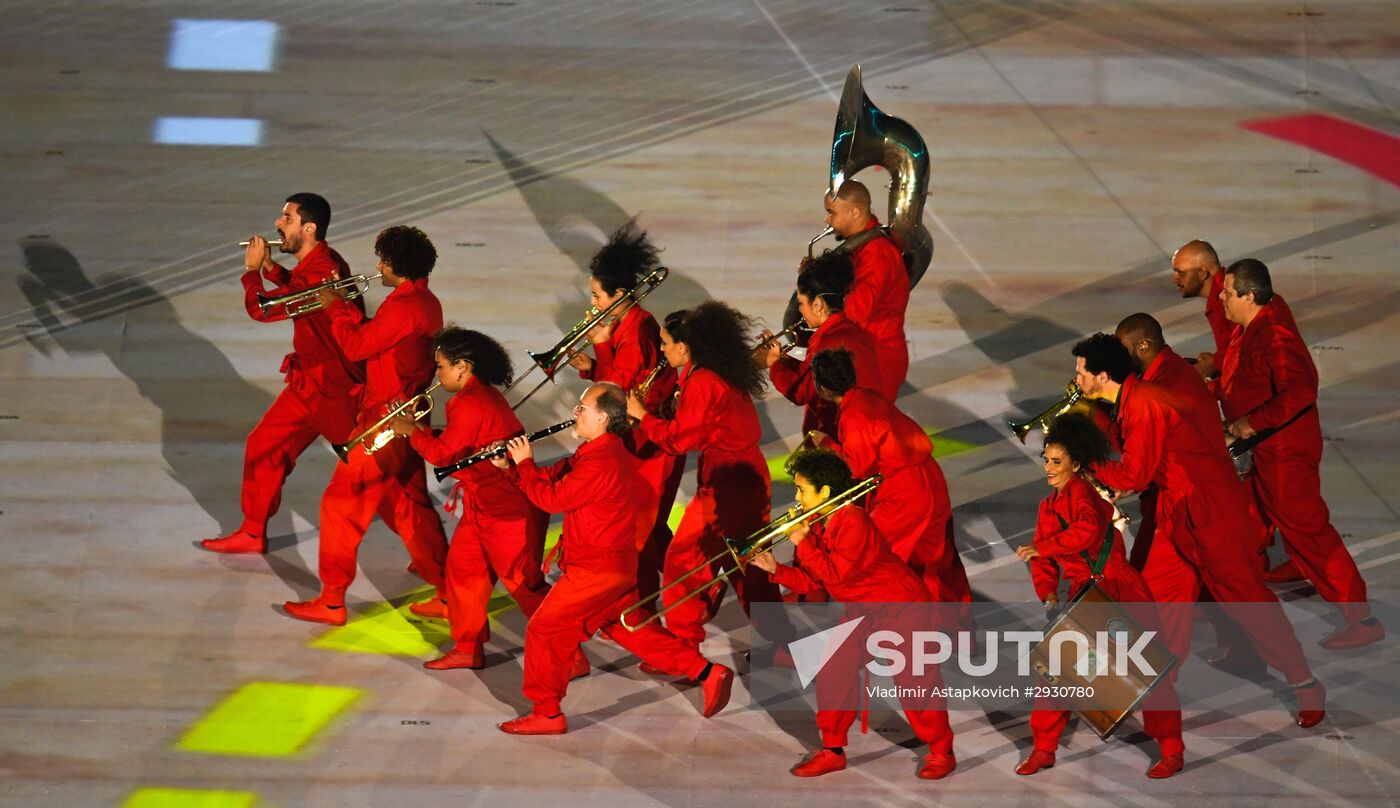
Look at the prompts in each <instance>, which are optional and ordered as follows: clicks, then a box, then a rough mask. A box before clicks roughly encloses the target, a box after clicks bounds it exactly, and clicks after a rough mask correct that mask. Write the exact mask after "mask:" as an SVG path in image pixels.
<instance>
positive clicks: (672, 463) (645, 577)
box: [634, 433, 685, 598]
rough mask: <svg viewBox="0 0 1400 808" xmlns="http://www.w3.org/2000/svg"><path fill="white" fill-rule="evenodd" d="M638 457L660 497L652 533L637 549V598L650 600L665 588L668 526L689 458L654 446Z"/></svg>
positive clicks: (641, 451) (645, 444)
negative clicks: (662, 586)
mask: <svg viewBox="0 0 1400 808" xmlns="http://www.w3.org/2000/svg"><path fill="white" fill-rule="evenodd" d="M637 437H640V434H639V433H638V435H637ZM634 453H635V454H636V455H637V456H638V457H640V458H642V466H641V473H642V476H643V478H644V479H645V480H646V482H647V486H648V488H649V489H654V490H656V491H657V492H658V493H659V495H660V497H659V499H658V501H657V505H656V521H655V523H654V524H653V525H652V529H651V533H649V534H648V535H647V536H646V539H645V541H644V543H643V544H642V546H641V547H639V548H637V595H638V596H639V597H642V598H646V597H649V596H651V595H655V594H656V590H657V589H658V588H659V587H660V586H661V580H662V570H663V568H664V566H665V562H666V550H667V549H668V548H669V547H670V546H671V527H670V525H669V524H668V522H669V520H670V518H671V508H672V506H674V505H675V504H676V492H677V491H679V490H680V487H681V477H683V476H684V475H685V456H684V455H680V456H677V455H673V454H669V453H667V452H664V451H662V450H661V447H659V446H657V445H656V444H654V443H650V442H645V443H644V444H643V446H642V448H641V450H640V451H638V452H634Z"/></svg>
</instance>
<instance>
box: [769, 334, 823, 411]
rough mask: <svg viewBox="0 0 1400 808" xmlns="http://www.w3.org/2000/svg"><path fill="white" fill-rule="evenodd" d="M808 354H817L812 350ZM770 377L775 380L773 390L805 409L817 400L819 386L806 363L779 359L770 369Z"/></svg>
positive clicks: (786, 357)
mask: <svg viewBox="0 0 1400 808" xmlns="http://www.w3.org/2000/svg"><path fill="white" fill-rule="evenodd" d="M808 352H809V355H810V354H811V353H815V351H814V350H813V349H811V348H809V349H808ZM768 376H769V378H771V379H772V380H773V389H774V390H777V391H778V392H779V393H782V394H783V398H785V399H787V400H788V401H791V402H792V403H794V404H797V405H799V406H804V407H805V406H806V405H808V404H811V403H812V402H813V401H816V400H817V385H816V383H815V382H813V381H812V373H811V371H810V370H808V368H807V363H806V362H798V361H797V360H796V359H793V358H792V357H791V356H782V357H779V358H778V361H777V362H774V363H773V366H772V367H770V368H768Z"/></svg>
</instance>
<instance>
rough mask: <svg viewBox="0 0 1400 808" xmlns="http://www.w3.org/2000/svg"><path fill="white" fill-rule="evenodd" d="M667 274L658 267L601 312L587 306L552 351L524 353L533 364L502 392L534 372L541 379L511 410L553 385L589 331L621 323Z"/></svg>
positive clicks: (666, 271)
mask: <svg viewBox="0 0 1400 808" xmlns="http://www.w3.org/2000/svg"><path fill="white" fill-rule="evenodd" d="M670 272H671V270H669V269H667V268H666V267H657V268H656V269H654V270H652V271H651V273H650V274H648V275H647V276H646V277H645V278H642V280H641V282H640V283H638V284H637V285H636V286H634V287H632V288H631V289H629V290H627V292H625V293H624V294H623V295H622V296H620V297H618V299H617V300H614V301H613V302H612V304H611V305H609V306H608V307H607V308H605V309H603V310H602V311H599V310H598V307H597V306H590V307H589V308H588V311H586V312H584V316H583V319H582V320H579V321H578V323H577V324H576V325H574V327H573V328H571V329H569V333H567V334H565V335H564V338H563V339H561V340H559V342H557V343H555V345H554V347H553V348H550V349H549V350H547V351H540V352H538V353H536V352H535V351H526V352H525V353H526V354H527V355H528V356H529V357H530V361H531V362H532V363H533V364H531V365H530V367H528V368H526V369H525V370H524V372H522V373H521V374H520V375H519V376H517V377H515V381H513V382H511V383H510V386H509V387H507V388H506V389H505V392H507V393H509V392H510V391H511V390H513V389H515V386H516V385H518V384H520V382H522V381H523V380H524V379H525V377H526V376H529V375H530V374H531V373H533V372H534V371H535V369H536V368H539V369H540V370H543V371H544V379H543V380H542V381H541V382H540V383H539V384H537V385H535V387H534V389H533V390H531V391H530V392H528V393H526V394H525V397H524V398H522V399H520V400H519V401H518V402H516V403H515V404H514V405H513V406H512V407H511V409H519V407H520V405H521V404H524V403H525V402H526V401H529V400H530V397H531V396H533V395H534V394H535V393H537V392H539V389H540V388H541V387H544V383H545V382H552V381H554V374H556V373H558V372H559V369H560V368H562V367H563V366H564V365H567V364H568V363H569V360H570V359H573V358H574V357H575V356H577V355H578V354H579V353H582V352H583V349H584V348H585V347H587V345H586V344H585V343H584V338H585V337H587V336H588V332H589V331H592V330H593V329H594V328H597V327H598V326H599V325H603V324H607V325H612V324H613V323H616V322H617V321H618V320H621V319H622V315H624V314H626V313H627V311H628V310H629V309H631V308H632V307H633V306H635V305H637V304H638V303H640V302H641V300H642V298H644V297H646V296H647V295H649V294H651V293H652V292H653V291H655V289H656V287H658V286H660V285H661V282H662V281H664V280H666V276H667V275H668V274H670ZM644 287H645V288H644Z"/></svg>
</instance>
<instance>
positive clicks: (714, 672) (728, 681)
mask: <svg viewBox="0 0 1400 808" xmlns="http://www.w3.org/2000/svg"><path fill="white" fill-rule="evenodd" d="M700 689H701V690H702V691H703V692H704V694H705V706H704V708H703V709H701V711H700V714H701V715H703V716H705V717H706V718H709V717H711V716H713V715H715V714H716V713H718V712H719V711H720V710H723V709H724V705H726V704H728V703H729V693H730V691H731V690H733V689H734V671H732V670H730V669H729V668H726V667H725V666H723V665H720V664H718V663H716V664H714V665H712V666H711V667H710V675H709V676H706V677H705V681H703V682H701V683H700ZM842 767H843V768H844V767H845V764H844V763H843V764H842Z"/></svg>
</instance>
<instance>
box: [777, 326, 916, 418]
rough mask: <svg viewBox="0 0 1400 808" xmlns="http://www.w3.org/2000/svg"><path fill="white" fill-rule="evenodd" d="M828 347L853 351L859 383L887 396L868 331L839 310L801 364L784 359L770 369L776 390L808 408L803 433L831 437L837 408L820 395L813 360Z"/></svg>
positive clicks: (815, 336) (816, 336)
mask: <svg viewBox="0 0 1400 808" xmlns="http://www.w3.org/2000/svg"><path fill="white" fill-rule="evenodd" d="M828 348H845V349H846V350H848V351H850V352H851V359H852V360H853V361H854V362H855V366H856V384H858V385H860V386H861V387H869V388H871V389H873V390H877V391H881V394H882V395H883V394H884V393H883V390H884V387H883V386H882V385H881V379H882V378H883V377H882V376H881V372H880V361H879V357H878V356H877V355H876V353H875V343H874V341H873V340H871V338H870V335H869V334H867V333H866V332H865V329H863V328H861V327H860V326H858V325H856V324H855V323H853V322H851V321H850V319H848V318H847V317H846V315H845V314H844V313H842V312H839V311H838V312H836V313H834V314H832V315H831V316H830V317H828V318H826V320H825V321H824V322H823V323H822V324H821V325H820V326H818V327H817V330H816V332H814V333H813V334H812V338H811V340H810V341H809V342H808V343H807V356H806V358H804V359H803V360H802V361H801V362H798V361H797V360H796V359H793V358H792V357H791V356H782V357H779V358H778V361H777V362H775V363H773V366H772V367H770V368H769V369H768V374H769V376H770V377H771V378H772V380H773V388H774V389H775V390H777V391H778V392H779V393H782V394H783V398H786V399H787V400H788V401H791V402H792V403H794V404H797V405H800V406H805V407H806V408H807V411H806V412H805V413H804V414H803V416H802V431H803V433H806V432H810V431H811V430H813V429H819V430H821V431H822V432H825V433H826V434H828V435H835V434H836V405H835V404H833V403H831V402H830V401H826V400H825V399H823V398H821V397H820V396H818V395H817V383H816V381H815V380H813V378H812V357H814V356H816V355H817V353H818V352H819V351H823V350H826V349H828ZM893 400H894V399H892V398H891V399H890V401H893Z"/></svg>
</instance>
